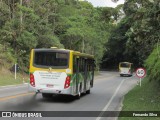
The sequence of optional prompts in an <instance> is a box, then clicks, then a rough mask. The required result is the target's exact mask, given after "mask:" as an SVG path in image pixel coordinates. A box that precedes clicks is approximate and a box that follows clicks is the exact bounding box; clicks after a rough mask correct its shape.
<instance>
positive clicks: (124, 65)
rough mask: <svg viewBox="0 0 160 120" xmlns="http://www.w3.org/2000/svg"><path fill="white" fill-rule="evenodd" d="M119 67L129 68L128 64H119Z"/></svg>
mask: <svg viewBox="0 0 160 120" xmlns="http://www.w3.org/2000/svg"><path fill="white" fill-rule="evenodd" d="M120 67H124V68H129V67H130V64H127V63H121V64H120Z"/></svg>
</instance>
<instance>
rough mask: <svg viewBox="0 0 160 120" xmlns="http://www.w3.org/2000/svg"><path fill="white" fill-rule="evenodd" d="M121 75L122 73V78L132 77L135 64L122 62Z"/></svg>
mask: <svg viewBox="0 0 160 120" xmlns="http://www.w3.org/2000/svg"><path fill="white" fill-rule="evenodd" d="M119 73H120V76H132V74H133V64H132V63H130V62H120V63H119Z"/></svg>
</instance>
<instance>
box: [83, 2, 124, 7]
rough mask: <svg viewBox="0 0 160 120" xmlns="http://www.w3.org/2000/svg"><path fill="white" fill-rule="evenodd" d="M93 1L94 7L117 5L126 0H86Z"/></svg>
mask: <svg viewBox="0 0 160 120" xmlns="http://www.w3.org/2000/svg"><path fill="white" fill-rule="evenodd" d="M86 1H88V2H91V3H92V5H93V6H94V7H116V6H117V5H118V4H123V3H124V0H119V1H118V2H117V3H114V2H112V1H111V0H86Z"/></svg>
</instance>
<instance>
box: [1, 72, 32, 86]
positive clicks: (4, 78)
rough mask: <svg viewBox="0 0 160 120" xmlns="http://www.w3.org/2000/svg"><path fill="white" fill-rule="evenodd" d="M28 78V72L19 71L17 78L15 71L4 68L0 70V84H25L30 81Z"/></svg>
mask: <svg viewBox="0 0 160 120" xmlns="http://www.w3.org/2000/svg"><path fill="white" fill-rule="evenodd" d="M28 78H29V77H28V75H26V74H20V73H17V74H16V79H15V76H14V73H11V72H10V71H8V70H4V69H3V71H1V72H0V86H6V85H17V84H23V83H26V82H28V81H29V80H28Z"/></svg>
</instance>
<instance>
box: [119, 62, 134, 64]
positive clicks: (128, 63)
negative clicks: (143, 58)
mask: <svg viewBox="0 0 160 120" xmlns="http://www.w3.org/2000/svg"><path fill="white" fill-rule="evenodd" d="M121 63H126V64H133V63H130V62H120V63H119V64H121Z"/></svg>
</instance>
